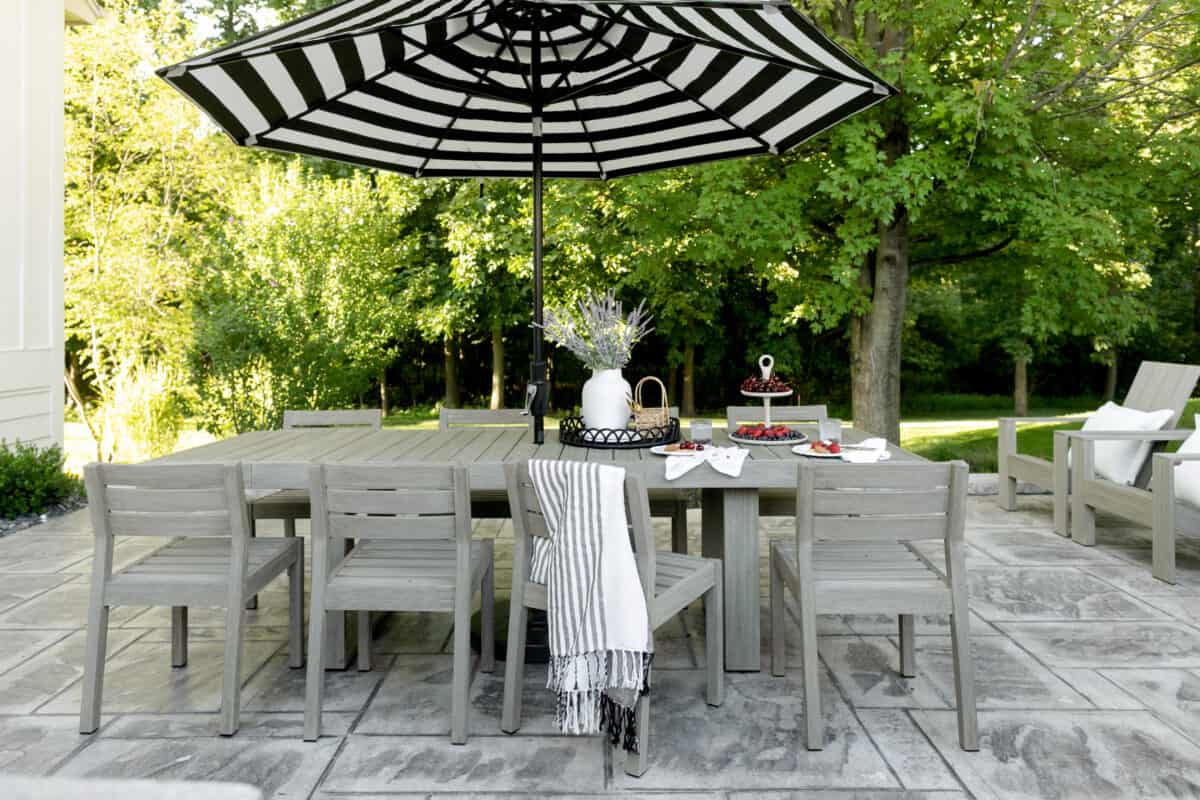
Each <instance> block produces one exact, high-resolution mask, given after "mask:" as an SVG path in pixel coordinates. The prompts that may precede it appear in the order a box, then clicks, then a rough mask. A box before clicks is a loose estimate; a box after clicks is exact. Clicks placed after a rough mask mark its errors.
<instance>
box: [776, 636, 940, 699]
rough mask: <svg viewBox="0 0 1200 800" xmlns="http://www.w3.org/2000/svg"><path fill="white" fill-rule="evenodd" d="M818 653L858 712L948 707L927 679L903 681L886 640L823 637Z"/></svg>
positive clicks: (896, 653)
mask: <svg viewBox="0 0 1200 800" xmlns="http://www.w3.org/2000/svg"><path fill="white" fill-rule="evenodd" d="M817 649H818V650H819V651H820V653H821V659H822V660H823V661H824V662H825V665H826V666H827V667H828V668H829V671H830V672H832V673H833V675H834V677H835V678H836V679H837V682H838V685H839V686H841V687H842V691H844V692H845V693H846V697H847V699H848V700H849V701H850V703H851V704H852V705H854V706H855V707H857V708H948V707H950V703H949V702H948V701H947V700H946V697H945V696H944V695H943V694H941V693H940V692H939V691H938V690H937V688H936V686H935V685H934V684H933V683H932V682H931V681H930V680H929V679H928V678H927V677H924V676H922V675H920V674H918V676H917V677H916V678H905V677H903V676H902V675H901V674H900V672H899V670H900V651H899V650H897V649H896V647H895V645H894V644H893V643H892V641H891V640H890V639H888V638H887V637H884V636H859V637H851V636H833V637H826V638H824V639H819V640H818V641H817ZM795 663H796V664H797V665H798V664H799V663H800V662H799V661H798V660H797V661H796V662H795ZM919 663H920V659H918V664H919ZM790 664H791V662H790V661H789V666H790ZM951 697H953V695H951Z"/></svg>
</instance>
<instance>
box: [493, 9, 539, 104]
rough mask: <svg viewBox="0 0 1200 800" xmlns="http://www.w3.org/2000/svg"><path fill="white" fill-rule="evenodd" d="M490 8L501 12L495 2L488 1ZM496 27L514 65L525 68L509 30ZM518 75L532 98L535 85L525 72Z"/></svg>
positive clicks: (502, 26) (498, 25) (503, 27)
mask: <svg viewBox="0 0 1200 800" xmlns="http://www.w3.org/2000/svg"><path fill="white" fill-rule="evenodd" d="M488 8H490V9H491V10H492V11H493V12H497V11H499V7H498V6H497V5H496V3H495V2H494V0H488ZM496 27H497V28H499V29H500V35H501V36H503V37H504V45H505V47H507V48H508V54H509V56H511V57H512V60H513V63H514V64H517V65H518V66H523V65H522V64H521V59H519V58H517V49H516V48H515V47H513V43H512V35H511V34H510V33H509V31H508V28H507V27H506V26H504V25H502V24H500V23H496ZM518 74H520V76H521V81H522V82H523V83H524V84H525V91H527V92H529V94H530V96H531V97H532V96H533V84H531V83H530V82H529V79H528V78H527V77H525V73H524V72H519V73H518Z"/></svg>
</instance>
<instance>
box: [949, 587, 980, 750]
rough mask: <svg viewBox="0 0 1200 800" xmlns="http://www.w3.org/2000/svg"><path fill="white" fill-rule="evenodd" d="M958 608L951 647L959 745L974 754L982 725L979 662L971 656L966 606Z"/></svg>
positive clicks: (951, 634)
mask: <svg viewBox="0 0 1200 800" xmlns="http://www.w3.org/2000/svg"><path fill="white" fill-rule="evenodd" d="M964 600H965V598H964ZM955 607H956V608H955V612H954V613H953V614H951V616H950V646H951V652H952V653H953V656H954V699H955V703H956V704H957V706H958V742H959V745H960V746H961V747H962V749H963V750H968V751H974V750H978V749H979V722H978V719H977V717H976V713H975V662H974V659H973V658H972V657H971V631H970V624H971V623H970V618H969V616H968V614H967V612H966V603H965V602H963V603H962V604H961V605H960V604H958V603H955ZM959 609H962V612H961V613H959Z"/></svg>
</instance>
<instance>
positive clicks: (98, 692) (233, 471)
mask: <svg viewBox="0 0 1200 800" xmlns="http://www.w3.org/2000/svg"><path fill="white" fill-rule="evenodd" d="M84 481H85V483H86V486H87V493H88V508H89V510H90V513H91V519H92V530H93V532H94V535H95V539H96V550H95V558H94V560H93V562H92V598H91V607H90V610H89V611H88V629H87V649H86V651H85V657H84V673H83V700H82V702H81V705H80V711H79V730H80V732H81V733H93V732H95V730H96V729H97V728H98V727H99V725H100V701H101V696H102V694H103V686H104V656H105V649H106V648H105V643H106V641H107V638H108V611H109V608H110V607H112V606H170V607H171V666H174V667H182V666H185V665H186V664H187V610H188V607H189V606H200V607H203V608H224V609H225V664H224V679H223V682H222V689H221V720H220V732H221V734H222V735H224V736H232V735H233V734H234V733H236V732H237V729H238V711H239V706H240V698H241V661H242V649H243V646H242V638H243V633H244V624H243V623H244V619H245V610H244V609H245V605H246V598H247V597H249V596H250V595H252V594H254V593H255V592H258V591H260V590H261V589H262V588H263V587H265V586H266V585H267V584H268V583H270V582H271V581H273V580H274V579H275V578H277V577H278V576H280V575H282V574H283V573H285V572H286V573H287V575H288V593H289V601H288V605H289V608H288V666H290V667H293V668H297V669H298V668H300V667H302V666H303V665H304V652H303V647H304V547H303V545H302V544H301V542H300V540H299V539H294V538H293V539H281V538H276V537H272V538H269V539H251V538H250V536H249V528H250V520H249V516H248V514H247V513H246V501H245V496H246V495H245V491H246V490H245V486H244V485H243V483H242V467H241V465H240V464H154V465H139V466H127V465H123V464H89V465H88V466H87V467H86V468H85V470H84ZM116 536H159V537H163V538H164V539H170V540H171V541H169V542H168V543H167V544H165V545H163V546H162V547H160V548H159V549H157V550H155V551H154V552H152V553H150V554H149V555H147V556H144V557H143V558H141V559H139V560H138V561H136V562H134V563H133V564H131V565H129V566H128V567H125V568H124V569H122V570H120V571H118V572H113V568H112V561H113V540H114V537H116Z"/></svg>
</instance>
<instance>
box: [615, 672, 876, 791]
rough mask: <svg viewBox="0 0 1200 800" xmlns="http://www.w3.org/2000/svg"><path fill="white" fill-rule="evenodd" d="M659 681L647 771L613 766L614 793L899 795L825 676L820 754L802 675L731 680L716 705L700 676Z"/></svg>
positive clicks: (666, 676) (666, 675)
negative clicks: (809, 733)
mask: <svg viewBox="0 0 1200 800" xmlns="http://www.w3.org/2000/svg"><path fill="white" fill-rule="evenodd" d="M655 680H656V682H655V687H654V694H653V699H652V700H651V713H650V726H651V734H650V742H649V747H650V750H649V758H650V768H649V770H648V771H647V772H646V774H645V775H644V776H642V777H641V778H630V777H629V776H627V775H625V774H624V772H623V771H621V770H619V769H614V773H615V774H614V776H613V782H614V785H615V786H616V787H617V788H620V789H625V790H662V789H680V790H692V789H701V790H709V791H711V790H713V789H743V790H744V789H763V788H813V787H835V788H836V787H843V788H846V787H855V788H870V787H877V788H900V787H899V786H898V785H897V783H896V779H895V777H894V776H893V774H892V772H891V770H889V769H888V767H887V764H886V763H885V762H884V761H883V759H882V758H881V757H880V755H879V752H878V751H877V750H876V749H875V747H874V746H873V745H872V744H871V742H870V740H869V738H868V737H867V736H866V734H865V732H864V731H863V729H862V726H861V725H860V724H859V723H858V720H857V719H855V717H854V716H853V714H852V713H851V712H850V709H849V707H847V706H846V704H845V703H844V702H842V700H841V698H840V696H839V695H838V694H837V692H836V690H835V689H834V688H833V686H832V683H831V682H830V681H829V679H828V676H822V684H821V697H822V709H821V710H822V717H823V719H824V722H825V749H824V750H820V751H809V750H806V749H805V748H804V744H803V738H802V731H803V727H804V725H803V714H802V712H801V700H800V689H801V684H800V682H799V680H798V676H797V677H795V678H794V677H792V676H790V675H789V676H788V677H786V678H773V677H771V676H770V675H768V674H763V673H760V674H732V675H728V676H726V692H725V703H724V704H723V705H722V706H721V707H720V708H710V707H709V706H707V705H706V704H705V702H704V676H703V675H702V674H700V673H692V672H682V671H664V672H660V673H658V674H657V676H656V678H655Z"/></svg>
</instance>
